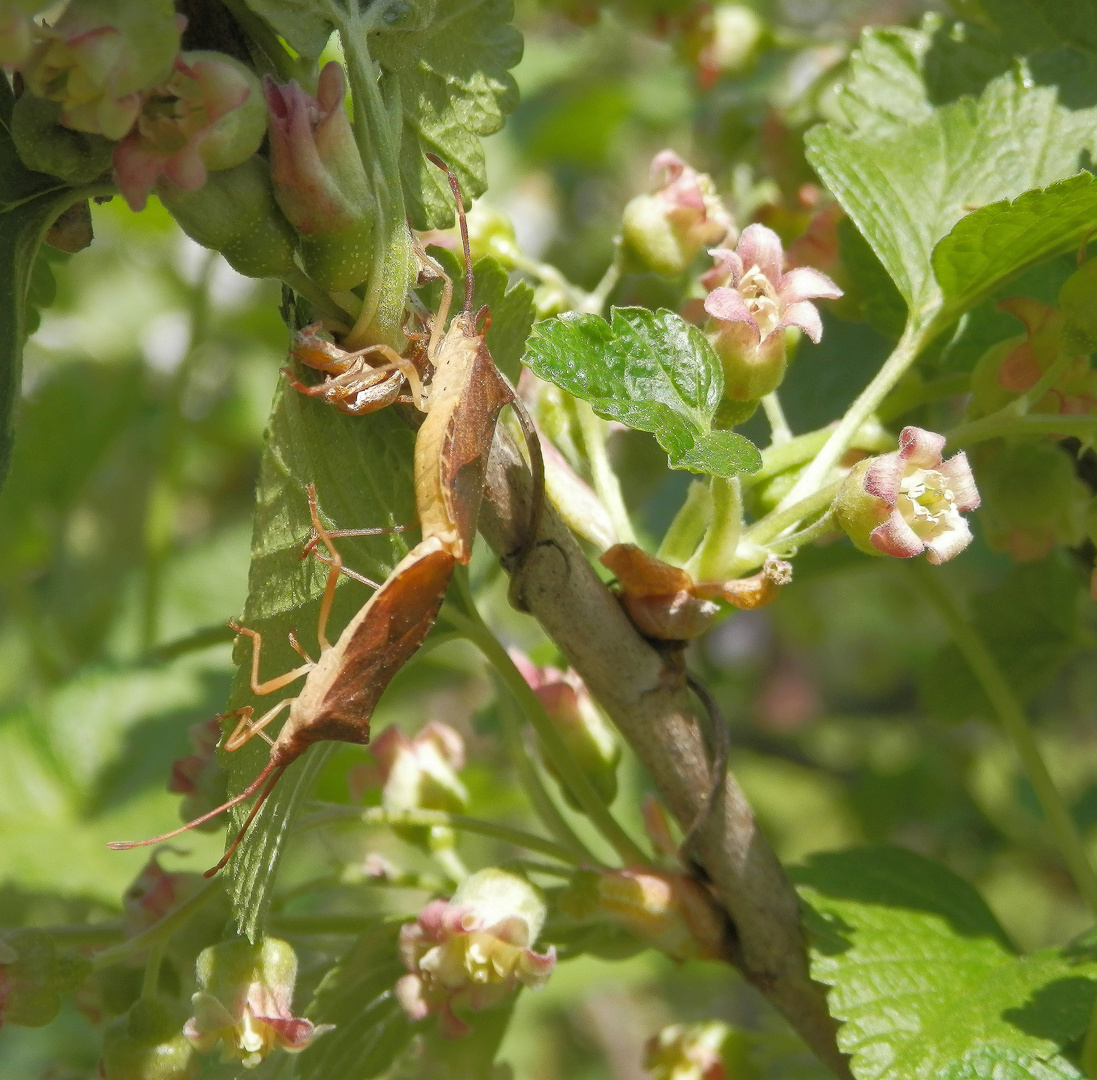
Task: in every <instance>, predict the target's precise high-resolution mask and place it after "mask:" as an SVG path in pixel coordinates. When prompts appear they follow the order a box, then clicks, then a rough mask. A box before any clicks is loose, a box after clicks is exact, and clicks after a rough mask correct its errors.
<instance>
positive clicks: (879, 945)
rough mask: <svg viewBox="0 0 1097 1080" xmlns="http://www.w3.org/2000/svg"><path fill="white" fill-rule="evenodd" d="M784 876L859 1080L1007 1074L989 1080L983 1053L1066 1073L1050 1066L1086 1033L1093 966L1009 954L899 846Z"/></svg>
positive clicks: (940, 877) (1053, 955)
mask: <svg viewBox="0 0 1097 1080" xmlns="http://www.w3.org/2000/svg"><path fill="white" fill-rule="evenodd" d="M793 877H794V880H795V881H796V883H797V885H798V886H799V889H800V894H801V896H802V897H803V899H804V900H805V902H806V903H807V904H808V905H809V908H810V915H809V918H808V926H809V929H810V930H811V931H812V938H813V940H812V945H811V970H812V976H813V978H815V979H816V980H818V981H819V982H821V983H823V984H825V985H826V986H829V987H831V989H830V991H829V992H828V995H827V999H828V1003H829V1006H830V1011H831V1014H832V1015H833V1016H834V1017H835V1018H836V1019H838V1020H840V1021H841V1022H842V1027H841V1029H840V1031H839V1033H838V1044H839V1046H840V1047H841V1048H842V1049H843V1050H845V1051H846V1052H847V1053H849V1054H850V1055H851V1056H852V1059H853V1060H852V1067H853V1072H854V1075H855V1076H856V1077H858V1078H865V1080H867V1078H869V1077H871V1078H872V1080H913V1078H919V1077H927V1078H929V1077H942V1078H943V1077H949V1078H952V1077H969V1076H971V1077H975V1076H982V1075H988V1076H994V1077H995V1078H998V1077H999V1076H1005V1075H1009V1074H1008V1073H998V1072H989V1073H988V1072H987V1071H986V1069H987V1060H986V1057H985V1054H986V1051H985V1047H987V1046H988V1045H993V1046H998V1047H1002V1048H1004V1052H1005V1055H1006V1057H1007V1060H1008V1059H1012V1061H1013V1062H1014V1064H1016V1063H1017V1062H1018V1061H1019V1060H1023V1059H1024V1057H1028V1058H1031V1059H1035V1060H1036V1061H1039V1062H1047V1063H1048V1066H1049V1071H1048V1072H1047V1074H1046V1075H1047V1076H1048V1077H1049V1078H1050V1077H1056V1076H1061V1075H1066V1076H1069V1075H1071V1074H1070V1073H1069V1071H1067V1072H1064V1069H1069V1066H1068V1065H1067V1063H1066V1062H1065V1061H1064V1060H1063V1058H1062V1057H1061V1056H1060V1055H1061V1052H1062V1050H1063V1049H1064V1048H1065V1047H1067V1046H1068V1045H1070V1044H1072V1043H1073V1042H1074V1041H1075V1040H1077V1039H1078V1038H1079V1037H1080V1036H1081V1035H1082V1034H1083V1033H1084V1032H1085V1030H1086V1028H1087V1026H1088V1024H1089V1019H1090V1012H1091V1011H1092V1008H1093V1002H1094V996H1095V993H1097V954H1095V953H1093V952H1092V951H1087V950H1084V949H1073V950H1056V949H1047V950H1044V951H1042V952H1038V953H1034V954H1032V955H1030V956H1017V955H1016V954H1015V953H1014V952H1013V951H1012V950H1011V949H1010V947H1009V945H1008V942H1007V941H1006V940H1005V936H1004V934H1003V933H1002V931H1001V930H1000V928H999V927H998V925H997V923H996V922H995V920H994V917H993V916H992V915H991V914H990V911H989V910H988V909H987V908H986V905H985V904H983V902H982V900H981V899H980V898H979V896H978V894H977V893H976V892H975V891H974V890H973V889H972V888H971V887H970V886H969V885H967V884H966V883H965V882H964V881H962V880H961V879H960V878H957V877H956V876H955V875H953V874H952V873H951V872H950V871H948V870H946V869H945V868H944V867H943V866H940V865H939V864H936V863H934V862H932V861H931V860H929V859H925V858H923V857H922V856H919V855H915V854H914V853H913V852H909V851H904V850H902V849H899V848H890V847H877V848H864V849H860V850H854V851H845V852H840V853H833V854H823V855H817V856H814V857H813V858H811V859H810V860H809V862H808V863H807V865H806V866H803V867H799V868H795V869H794V871H793ZM981 1055H983V1056H981ZM980 1070H981V1071H980ZM1056 1070H1058V1071H1056ZM1021 1075H1024V1074H1021ZM1036 1075H1039V1074H1036Z"/></svg>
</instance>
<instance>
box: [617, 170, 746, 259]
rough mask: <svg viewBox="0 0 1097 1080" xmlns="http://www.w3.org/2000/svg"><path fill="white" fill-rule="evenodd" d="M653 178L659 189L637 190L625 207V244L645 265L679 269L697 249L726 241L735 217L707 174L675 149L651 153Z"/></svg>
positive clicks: (623, 227) (733, 225) (692, 256)
mask: <svg viewBox="0 0 1097 1080" xmlns="http://www.w3.org/2000/svg"><path fill="white" fill-rule="evenodd" d="M651 177H652V180H653V181H658V180H662V185H661V186H660V187H659V188H658V190H656V191H655V192H654V193H653V194H651V195H638V196H637V197H636V198H635V199H632V200H631V201H630V202H629V204H628V206H626V207H625V211H624V216H623V220H622V230H623V237H624V243H625V247H626V249H627V250H628V251H630V252H631V253H632V254H633V255H634V256H636V258H637V259H638V260H639V261H640V263H641V264H642V265H643V266H644V267H646V268H647V269H650V270H654V271H655V272H656V273H660V274H680V273H681V272H682V271H683V270H685V268H686V267H687V266H689V264H690V263H691V262H692V261H693V260H694V258H695V257H696V256H697V255H698V254H699V252H700V251H701V248H703V247H704V246H705V245H707V244H718V243H720V242H721V241H723V240H725V239H726V238H727V237H728V235H729V234H730V233H731V232H732V231H733V230H734V228H735V222H734V219H733V218H732V216H731V214H729V213H728V211H727V209H726V208H725V207H724V204H723V203H722V202H721V201H720V197H719V196H718V195H717V194H716V189H715V186H714V185H713V183H712V179H711V177H709V176H708V175H707V174H706V173H699V172H697V170H696V169H693V168H691V167H690V166H689V165H687V164H686V162H684V161H683V160H682V159H681V158H680V157H679V156H678V155H677V154H676V153H674V151H672V150H663V151H661V152H660V153H658V154H656V155H655V158H654V159H653V160H652V163H651Z"/></svg>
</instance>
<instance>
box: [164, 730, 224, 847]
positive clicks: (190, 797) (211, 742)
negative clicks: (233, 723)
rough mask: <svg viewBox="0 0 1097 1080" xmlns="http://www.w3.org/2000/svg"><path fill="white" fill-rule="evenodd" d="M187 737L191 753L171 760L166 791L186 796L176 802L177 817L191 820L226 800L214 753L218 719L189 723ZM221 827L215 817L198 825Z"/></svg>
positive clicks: (218, 732)
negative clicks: (179, 801) (191, 749)
mask: <svg viewBox="0 0 1097 1080" xmlns="http://www.w3.org/2000/svg"><path fill="white" fill-rule="evenodd" d="M187 738H188V739H189V740H190V744H191V746H192V747H193V748H194V753H193V754H188V755H187V756H186V757H181V758H176V760H175V761H173V762H172V763H171V775H170V776H169V778H168V791H170V792H172V793H174V794H176V795H183V796H185V798H184V799H183V800H182V802H181V803H180V804H179V816H180V817H181V818H182V819H183V820H184V821H191V820H192V819H193V818H196V817H199V816H200V815H201V814H204V813H205V812H206V811H207V810H212V809H213V807H215V806H220V805H221V803H223V802H224V801H225V784H226V780H227V777H226V773H225V770H224V769H223V768H222V767H221V763H220V762H219V761H218V760H217V753H216V751H217V744H218V743H219V742H220V741H221V718H220V717H219V716H214V717H212V718H211V719H209V720H201V721H199V722H198V723H197V724H192V725H191V726H190V728H189V729H188V731H187ZM220 827H221V825H220V823H219V822H218V821H216V820H213V821H210V822H207V823H205V824H204V825H199V826H198V828H199V829H205V830H208V831H213V830H216V829H219V828H220Z"/></svg>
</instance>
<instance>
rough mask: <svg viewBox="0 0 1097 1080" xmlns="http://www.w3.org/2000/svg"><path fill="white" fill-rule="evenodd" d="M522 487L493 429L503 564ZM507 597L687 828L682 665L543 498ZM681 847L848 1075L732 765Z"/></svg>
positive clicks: (815, 1039)
mask: <svg viewBox="0 0 1097 1080" xmlns="http://www.w3.org/2000/svg"><path fill="white" fill-rule="evenodd" d="M530 487H531V481H530V477H529V472H528V470H527V468H526V464H525V461H524V460H523V459H522V457H521V455H520V454H519V453H518V450H517V448H516V447H515V445H514V443H513V442H512V441H511V439H510V438H509V437H507V436H506V435H505V434H504V433H503V432H502V431H501V430H500V432H499V433H498V436H497V437H496V440H495V444H494V446H493V448H492V453H491V458H490V461H489V464H488V476H487V482H486V488H485V499H484V503H483V508H482V510H481V513H480V523H479V524H480V529H481V532H482V533H483V535H484V536H485V538H486V539H487V541H488V543H489V544H490V545H491V547H492V548H493V549H494V550H495V552H496V553H497V554H498V555H499V556H500V557H501V558H502V559H503V562H504V565H507V564H508V561H509V560H508V558H507V556H508V555H510V554H511V553H513V552H514V551H515V549H516V548H517V547H518V545H519V543H520V542H521V539H522V537H523V532H524V530H525V528H526V527H527V523H528V520H529V495H530ZM512 597H513V598H514V599H515V601H516V602H517V603H518V604H520V605H521V606H522V607H523V608H524V609H525V610H528V611H529V613H530V614H531V615H533V616H534V618H536V619H537V620H538V622H540V623H541V625H542V627H543V628H544V630H545V632H546V633H547V634H548V635H549V637H550V638H551V639H552V640H553V641H554V642H555V644H556V646H557V647H558V648H559V649H560V651H561V652H562V653H563V654H564V656H565V657H566V658H567V660H568V662H569V663H570V664H571V665H572V666H573V667H574V668H575V670H576V671H577V672H578V673H579V674H580V675H581V676H582V678H583V680H584V682H585V683H586V684H587V687H588V688H589V689H590V691H591V693H592V694H593V695H594V696H595V698H597V700H598V701H599V703H600V704H601V705H602V707H603V708H604V709H605V710H606V712H607V713H608V715H609V716H610V717H611V718H612V720H613V722H614V723H615V724H616V725H617V728H618V730H619V731H620V732H621V734H622V735H623V736H624V738H625V739H627V740H628V742H629V744H630V745H631V746H632V748H633V750H634V751H635V752H636V755H637V756H638V757H639V759H640V760H641V762H643V764H644V767H645V768H646V769H647V770H648V773H649V774H650V775H651V778H652V780H653V781H654V782H655V785H656V787H657V788H658V789H659V792H660V794H661V795H662V797H663V799H664V801H665V802H666V805H667V807H668V808H669V809H670V811H671V812H672V813H673V814H674V816H675V817H676V818H677V820H678V822H679V823H680V824H681V825H682V827H683V829H688V828H689V826H690V824H691V823H692V822H693V821H694V819H695V818H696V816H697V814H698V813H699V812H700V811H701V810H702V807H703V803H704V800H705V796H706V793H707V792H708V791H709V788H710V783H709V764H708V756H707V754H706V750H705V739H704V735H703V731H702V728H701V726H700V725H699V723H698V720H697V717H696V715H695V713H694V710H693V707H692V705H691V700H690V696H689V692H688V690H687V688H686V685H685V680H684V677H683V673H682V672H681V670H679V669H678V668H676V667H675V666H674V665H673V664H671V663H669V662H668V660H667V658H666V657H665V656H664V655H663V654H661V653H660V652H659V651H658V650H656V649H655V648H653V647H652V645H651V644H650V643H649V642H648V641H646V640H645V639H644V638H643V637H641V636H640V634H639V633H638V632H637V631H636V630H635V629H634V628H633V626H632V623H631V622H630V621H629V620H628V618H627V616H626V615H625V613H624V611H623V610H622V609H621V606H620V605H619V604H618V603H617V600H616V599H615V598H614V596H613V594H612V593H611V592H610V591H609V590H608V589H607V588H606V586H605V585H604V584H603V583H602V581H601V580H600V579H599V577H598V575H597V574H596V573H595V571H594V569H593V567H592V566H591V565H590V563H589V561H588V560H587V558H586V556H585V555H584V554H583V552H582V550H581V549H580V548H579V545H578V543H577V542H576V540H575V538H574V537H573V536H572V534H571V532H570V531H569V529H568V528H567V526H566V525H565V524H564V523H563V521H562V520H561V519H560V517H559V516H558V515H557V514H556V512H555V510H554V509H553V508H552V506H551V505H548V504H546V507H545V513H544V517H543V521H542V523H541V528H540V531H539V534H538V537H537V544H536V546H535V548H534V550H533V552H532V554H531V555H530V557H529V558H528V559H527V560H526V562H525V564H524V565H523V566H522V567H520V568H518V569H517V570H516V571H515V575H514V579H513V580H512ZM690 854H691V856H692V857H693V858H694V860H695V861H696V862H697V863H698V864H699V865H700V866H701V867H702V868H703V870H704V872H705V874H707V876H708V879H709V882H710V884H711V887H712V889H713V891H714V893H715V895H716V898H717V899H718V901H719V903H720V904H721V905H722V907H723V908H724V910H725V911H726V912H727V914H728V916H729V918H730V920H731V923H732V926H733V929H734V935H733V939H732V943H731V944H730V945H729V949H728V957H727V959H728V960H729V962H731V963H733V964H735V965H736V967H738V968H739V970H740V971H741V972H742V974H743V975H744V976H745V977H746V978H747V979H748V980H749V981H750V982H751V983H752V984H753V985H754V986H755V987H757V988H758V990H760V991H761V992H762V993H763V994H764V995H765V996H766V998H768V999H769V1001H770V1002H771V1003H772V1004H773V1005H774V1007H775V1008H776V1009H777V1010H778V1011H779V1012H780V1013H781V1014H782V1015H783V1016H784V1017H785V1019H786V1020H788V1022H789V1023H790V1024H791V1025H792V1026H793V1027H794V1028H795V1029H796V1031H797V1032H798V1033H799V1034H800V1036H801V1037H802V1038H803V1039H804V1041H805V1042H806V1043H807V1044H808V1046H810V1047H811V1049H812V1050H813V1051H814V1052H815V1053H816V1055H817V1056H818V1057H819V1058H820V1060H822V1061H823V1062H825V1063H826V1064H827V1065H828V1066H829V1067H830V1068H831V1069H833V1070H834V1072H835V1073H836V1074H837V1075H838V1076H840V1077H849V1076H850V1072H849V1062H848V1058H847V1057H846V1056H845V1055H844V1054H842V1053H841V1052H840V1051H839V1050H838V1048H837V1045H836V1043H835V1033H836V1030H837V1025H836V1023H835V1021H834V1020H833V1019H832V1018H831V1016H830V1015H829V1013H828V1012H827V1008H826V1001H825V998H824V990H823V988H822V987H821V986H820V985H818V984H817V983H814V982H812V980H811V978H810V976H809V975H808V967H807V952H806V949H805V943H804V938H803V932H802V929H801V925H800V914H799V899H798V897H797V895H796V892H795V890H794V889H793V887H792V884H791V882H790V881H789V880H788V878H787V877H786V876H785V873H784V871H783V870H782V868H781V865H780V863H779V862H778V861H777V857H776V855H775V854H774V852H773V849H772V848H771V847H770V845H769V843H768V842H767V840H766V838H765V837H764V836H763V835H762V832H761V830H760V829H759V828H758V824H757V822H756V821H755V819H754V815H753V813H752V812H751V809H750V806H749V805H748V804H747V801H746V798H745V796H744V795H743V792H742V790H741V788H740V787H739V785H738V783H737V782H736V780H735V778H734V776H732V775H731V773H730V772H728V774H727V775H726V778H725V782H724V785H723V788H722V789H721V792H720V795H719V797H718V799H717V801H716V802H715V803H714V805H713V807H712V811H711V813H710V814H709V817H708V820H707V821H706V822H705V824H704V825H703V826H702V828H701V829H700V830H699V831H698V833H697V835H696V837H695V839H694V841H693V844H692V846H691V849H690Z"/></svg>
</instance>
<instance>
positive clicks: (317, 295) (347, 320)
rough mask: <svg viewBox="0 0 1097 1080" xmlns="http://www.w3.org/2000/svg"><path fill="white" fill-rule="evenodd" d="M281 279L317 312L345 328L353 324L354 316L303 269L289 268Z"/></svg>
mask: <svg viewBox="0 0 1097 1080" xmlns="http://www.w3.org/2000/svg"><path fill="white" fill-rule="evenodd" d="M282 281H284V282H285V283H286V284H287V285H288V286H289V287H290V288H291V289H292V290H293V291H294V292H295V293H300V294H301V296H303V297H304V298H305V299H306V300H307V301H308V302H309V303H310V304H312V306H313V307H314V308H315V309H316V311H317V312H318V313H319V314H321V315H326V316H328V318H330V319H334V320H336V322H339V323H341V324H342V325H343V326H345V327H346V329H347V330H349V329H350V328H351V327H352V326H353V325H354V316H353V315H351V313H350V312H349V311H347V310H346V309H344V308H343V307H342V306H341V305H339V304H337V303H336V302H335V301H334V300H333V299H332V298H331V297H330V296H328V294H327V293H326V292H324V290H323V289H321V288H320V286H319V285H317V284H316V282H315V281H313V280H312V278H310V277H309V276H308V274H306V273H305V272H304V270H297V269H296V268H294V269H293V270H289V271H287V272H286V273H284V274H283V275H282Z"/></svg>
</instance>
